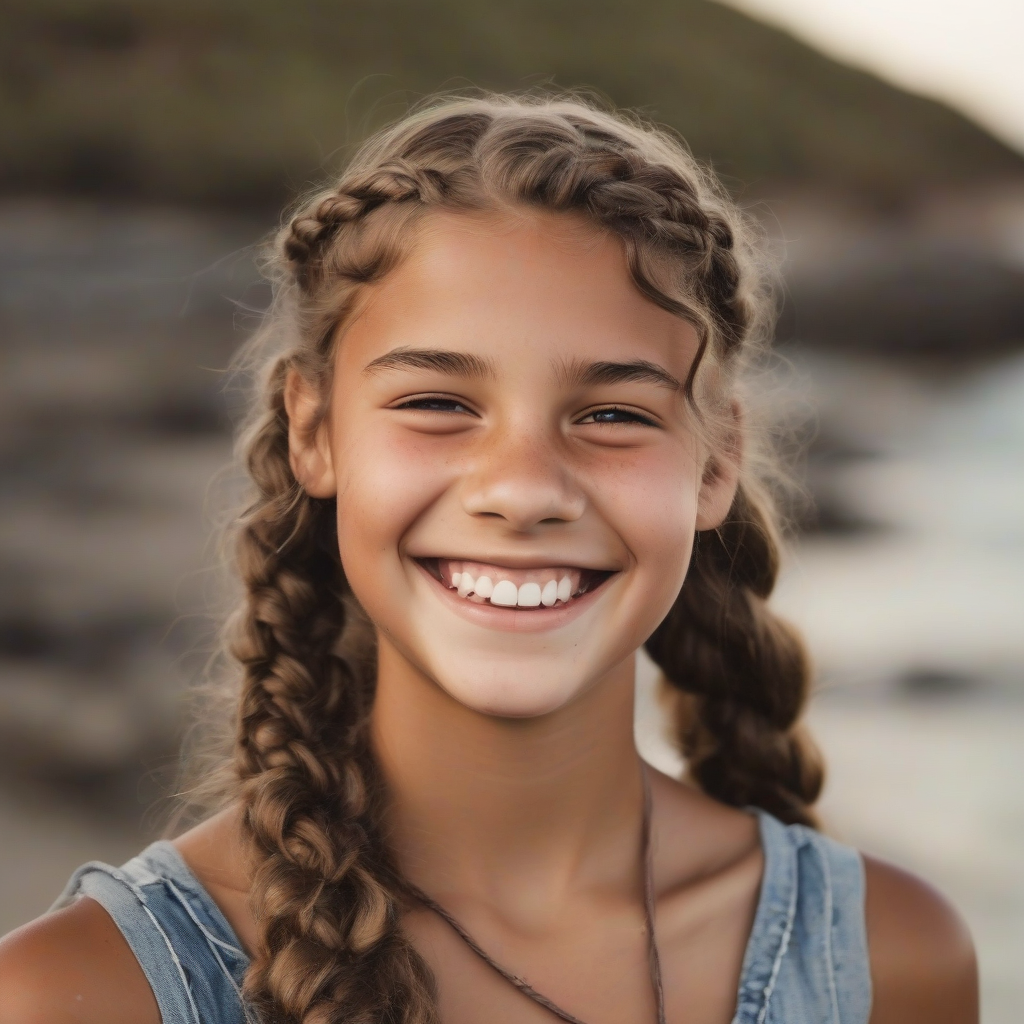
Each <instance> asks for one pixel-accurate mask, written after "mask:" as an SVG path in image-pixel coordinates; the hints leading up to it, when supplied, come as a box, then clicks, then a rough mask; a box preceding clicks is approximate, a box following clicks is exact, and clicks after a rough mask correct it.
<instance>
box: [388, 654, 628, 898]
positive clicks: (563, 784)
mask: <svg viewBox="0 0 1024 1024" xmlns="http://www.w3.org/2000/svg"><path fill="white" fill-rule="evenodd" d="M379 651H380V653H379V665H378V682H377V695H376V699H375V702H374V710H373V719H372V737H373V745H374V753H375V757H376V759H377V762H378V764H379V766H380V769H381V771H382V772H383V775H384V779H385V781H386V784H387V788H388V793H389V798H390V799H389V808H388V818H387V827H388V830H389V836H390V842H391V845H392V848H393V849H394V852H395V855H396V857H397V860H398V864H399V867H400V868H401V870H402V871H403V872H404V873H405V874H406V876H407V877H408V878H409V879H410V880H411V881H412V882H414V883H415V884H417V885H418V886H420V888H422V889H424V890H425V891H426V892H428V893H431V894H433V895H436V896H443V895H444V894H445V893H451V892H456V893H466V892H467V891H468V892H475V893H476V894H478V895H481V896H484V895H486V896H487V898H489V899H494V898H498V894H503V895H502V896H501V897H500V901H501V902H505V900H506V899H509V898H510V897H513V896H514V895H515V891H516V890H518V889H528V890H529V891H530V892H531V893H532V894H534V898H535V899H536V898H548V899H550V898H554V897H555V896H556V893H557V891H559V890H561V891H563V892H564V891H567V890H570V889H575V888H578V887H580V886H589V885H595V884H596V885H606V884H610V885H615V886H620V887H621V886H623V885H625V886H627V887H629V889H630V890H632V889H633V888H634V887H635V884H636V881H635V878H634V875H635V870H634V868H635V865H636V862H637V857H638V854H639V835H640V822H641V818H642V804H643V796H642V794H643V783H642V778H641V773H640V762H639V758H638V755H637V752H636V747H635V744H634V740H633V687H634V680H633V659H632V658H629V659H628V660H627V661H625V662H623V663H622V664H620V665H618V666H617V667H616V668H615V669H613V670H612V671H611V672H609V673H608V674H607V675H606V676H605V677H603V678H602V679H600V680H598V681H597V682H596V683H595V684H594V685H592V686H591V687H590V689H589V690H587V692H585V693H584V694H582V695H580V696H579V697H578V698H577V699H576V700H574V701H573V702H572V704H571V705H570V706H567V707H565V708H562V709H560V710H558V711H555V712H552V713H550V714H547V715H544V716H541V717H538V718H527V719H508V718H496V717H493V716H489V715H486V714H481V713H480V712H477V711H474V710H472V709H470V708H467V707H466V706H465V705H463V704H460V703H459V702H458V701H456V700H454V699H453V698H452V697H450V696H449V695H448V694H447V693H446V692H445V691H444V690H443V689H442V688H441V687H440V686H438V685H437V684H436V683H434V682H433V681H432V680H430V679H427V678H426V677H425V676H424V675H423V674H422V673H420V672H419V671H418V670H417V669H416V668H415V667H414V666H412V665H410V664H409V662H407V661H406V660H405V659H404V658H403V657H402V656H401V655H400V654H399V653H398V652H396V651H395V650H394V648H392V647H391V646H390V645H389V644H388V643H387V641H386V640H384V639H383V638H382V640H381V642H380V648H379Z"/></svg>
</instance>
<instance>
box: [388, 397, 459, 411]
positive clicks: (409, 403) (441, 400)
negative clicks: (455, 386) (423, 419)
mask: <svg viewBox="0 0 1024 1024" xmlns="http://www.w3.org/2000/svg"><path fill="white" fill-rule="evenodd" d="M392 408H394V409H416V410H419V411H421V412H447V413H467V414H468V415H470V416H472V415H474V413H473V410H472V409H470V408H469V406H468V405H465V404H464V403H463V402H460V401H459V400H458V399H457V398H450V397H448V396H446V395H424V396H422V397H421V398H408V399H406V400H405V401H404V402H400V403H399V404H398V405H395V406H392Z"/></svg>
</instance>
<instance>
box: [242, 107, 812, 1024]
mask: <svg viewBox="0 0 1024 1024" xmlns="http://www.w3.org/2000/svg"><path fill="white" fill-rule="evenodd" d="M510 206H519V207H535V208H543V209H545V210H549V211H563V212H567V213H575V214H577V215H581V216H584V217H586V218H588V219H590V220H591V221H592V222H594V223H596V224H598V225H600V226H603V227H604V228H605V229H606V230H609V231H611V232H613V233H614V234H615V235H616V236H617V237H618V238H619V239H621V242H622V245H623V247H624V250H625V253H626V256H627V261H628V266H629V271H630V274H631V275H632V278H633V281H634V282H635V284H636V286H637V287H638V288H639V289H640V290H641V291H642V293H643V294H644V295H645V296H647V297H648V298H649V299H650V300H651V301H652V302H655V303H657V304H658V305H659V306H661V307H663V308H665V309H667V310H670V311H671V312H673V313H676V314H677V315H679V316H681V317H685V318H686V319H687V320H689V321H690V322H692V323H693V324H694V325H695V326H696V327H697V329H698V332H699V336H700V340H701V345H700V350H699V355H698V357H697V359H696V360H695V362H694V365H693V369H692V370H691V372H690V376H689V380H688V382H687V385H688V395H689V398H690V401H691V404H692V405H693V406H694V408H695V409H696V408H697V407H698V405H699V404H700V402H698V399H700V400H701V401H703V397H704V396H706V395H711V396H713V395H714V394H717V395H719V396H721V395H724V394H731V393H732V392H731V389H732V387H733V384H734V382H735V379H736V377H737V375H738V374H739V372H740V370H741V368H742V366H743V364H744V361H745V360H746V359H747V357H748V355H749V352H750V351H751V349H752V346H755V345H756V344H757V341H758V338H759V337H760V335H761V333H763V328H764V327H765V325H766V324H767V322H768V319H769V317H768V314H769V312H770V302H769V301H768V298H767V296H766V294H765V292H764V290H763V289H762V288H761V286H760V283H759V282H760V275H759V273H758V270H757V266H756V261H755V247H754V246H753V244H752V243H751V241H750V238H751V236H750V232H749V230H748V228H747V226H746V224H745V222H744V220H743V218H742V217H741V216H740V215H739V213H738V212H737V210H736V209H735V207H734V206H733V205H732V204H731V202H730V201H729V200H728V199H727V198H726V197H725V196H724V194H723V193H722V191H721V189H720V187H719V186H718V185H717V184H716V183H715V182H714V181H713V179H712V178H711V177H710V175H708V174H707V173H706V172H704V171H702V170H701V169H700V168H699V167H698V165H697V164H696V163H695V161H694V160H693V159H692V158H691V157H690V155H689V154H688V153H687V152H686V150H685V149H684V147H683V146H682V145H681V144H680V143H679V142H678V141H677V140H675V139H674V138H672V137H671V136H669V135H668V134H666V133H663V132H661V131H659V130H657V129H655V128H654V127H652V126H650V125H647V124H644V123H642V122H640V121H639V120H637V119H635V118H632V117H624V116H622V115H613V114H610V113H606V112H604V111H601V110H598V109H595V108H594V107H592V106H590V105H589V104H587V103H584V102H581V101H579V100H577V99H575V98H571V97H570V98H562V97H554V98H552V97H504V96H483V97H475V98H467V99H450V98H448V99H441V100H437V101H434V102H432V103H429V104H427V105H425V106H424V107H422V108H421V109H420V110H419V111H417V112H415V113H413V114H411V115H409V116H408V117H406V118H404V119H403V120H401V121H400V122H398V123H397V124H395V125H393V126H392V127H390V128H387V129H385V130H384V131H382V132H379V133H378V134H377V135H375V136H374V137H373V138H371V139H370V141H369V142H367V143H366V144H365V145H364V146H363V147H362V149H361V150H360V151H359V152H358V153H357V155H356V156H355V158H354V159H353V160H352V162H351V163H350V165H349V167H348V169H347V170H346V171H345V173H344V174H343V175H342V177H341V178H340V180H339V181H338V182H337V183H336V184H335V185H333V186H332V187H331V188H329V189H328V190H326V191H324V192H321V193H319V194H317V195H315V196H314V197H312V198H311V199H310V200H309V201H308V202H306V203H305V204H304V205H303V206H302V207H301V208H300V209H299V210H298V212H296V213H295V215H294V216H293V217H292V218H291V219H290V221H289V222H288V224H287V225H286V226H285V227H284V228H283V229H282V231H281V233H280V235H279V236H278V238H277V240H276V243H275V247H274V252H273V255H272V256H271V258H270V265H271V270H272V272H273V276H274V278H275V281H276V299H275V304H274V307H273V310H272V311H271V314H270V316H269V318H268V321H267V326H266V328H265V330H264V332H263V341H264V342H269V344H271V345H272V346H274V347H275V348H276V354H274V355H273V356H272V357H271V358H270V360H269V363H268V370H267V375H266V377H265V378H264V380H265V390H264V393H265V403H264V404H263V406H262V408H261V410H260V411H259V413H258V415H257V417H256V418H255V419H254V420H253V422H252V424H251V426H250V428H249V431H248V433H247V435H246V442H245V444H246V459H247V465H248V469H249V472H250V474H251V476H252V480H253V482H254V484H255V487H256V498H255V501H254V503H253V504H252V505H251V506H250V507H249V509H248V510H247V511H246V513H245V514H244V515H243V516H242V518H241V520H240V522H239V524H238V535H237V543H238V549H237V552H238V553H237V560H238V568H239V573H240V576H241V579H242V582H243V584H244V587H245V591H246V594H245V600H244V605H243V607H242V608H241V609H240V611H239V612H238V614H237V616H236V620H235V629H234V636H233V640H232V645H231V650H232V653H233V654H234V655H235V657H236V658H237V659H238V661H239V662H240V663H241V665H242V668H243V680H242V684H241V699H240V714H239V717H238V720H237V722H238V731H237V741H236V745H235V756H234V766H235V770H236V772H237V775H236V778H237V786H236V795H237V797H238V799H239V800H240V803H241V806H242V808H243V828H244V833H245V836H246V839H247V841H248V843H249V844H250V848H251V851H252V855H253V861H254V877H253V884H252V894H251V901H252V907H253V912H254V916H255V919H256V921H257V924H258V928H259V932H260V944H259V947H258V948H257V949H256V950H254V959H253V962H252V965H251V967H250V969H249V972H248V975H247V977H246V985H245V991H246V995H247V997H248V998H249V1000H251V1002H252V1004H253V1006H254V1007H255V1008H256V1009H257V1011H260V1012H262V1013H263V1014H264V1015H265V1018H266V1019H267V1020H268V1021H273V1022H275V1024H276V1022H300V1021H301V1022H303V1024H326V1022H337V1024H341V1022H345V1024H380V1022H391V1021H394V1022H403V1024H413V1022H416V1024H425V1022H428V1021H429V1022H432V1021H436V1019H437V1012H436V1008H435V1000H434V992H433V981H432V978H431V976H430V972H429V971H428V969H427V967H426V965H425V964H424V962H423V961H422V959H421V958H420V957H419V956H418V954H417V953H416V952H415V951H414V949H413V948H412V947H411V945H410V944H409V942H408V941H407V940H406V939H405V937H404V936H403V933H402V931H401V928H400V919H401V915H402V912H403V909H404V906H405V904H404V901H403V887H402V881H401V879H400V878H399V877H398V875H397V872H396V871H395V869H394V867H393V864H392V861H391V859H390V857H389V853H388V849H387V845H386V843H385V841H384V838H383V836H382V834H381V829H380V827H379V824H378V822H379V818H380V807H381V804H382V792H381V783H380V780H379V777H378V773H377V772H376V770H375V767H374V764H373V760H372V757H371V754H370V750H369V745H368V739H367V724H368V717H369V710H370V707H371V704H372V700H373V688H374V665H373V660H374V652H373V639H372V630H370V629H368V628H367V623H366V621H365V617H364V616H363V615H362V613H361V612H360V611H359V609H358V606H357V604H356V603H355V601H354V599H353V598H352V595H351V593H350V591H349V588H348V585H347V583H346V580H345V577H344V573H343V572H342V567H341V563H340V559H339V555H338V549H337V537H336V527H335V522H334V516H335V509H334V502H333V501H332V500H326V499H317V498H312V497H310V496H308V495H307V494H306V493H305V492H304V491H303V489H302V488H301V487H300V486H299V485H298V484H297V482H296V480H295V478H294V476H293V475H292V472H291V470H290V468H289V461H288V436H287V435H288V423H287V416H286V413H285V409H284V398H283V391H284V381H285V377H286V374H287V372H288V371H289V369H291V368H295V369H297V370H298V371H299V372H301V373H302V374H304V375H305V376H306V378H307V379H309V380H311V381H314V382H316V383H318V384H319V385H321V386H322V387H324V393H326V385H327V384H328V382H329V379H330V374H331V364H332V355H333V350H334V345H335V344H336V340H337V338H338V336H339V334H340V331H341V329H342V328H343V326H344V324H345V322H346V317H347V316H348V315H349V313H350V311H351V309H352V306H353V302H354V300H355V297H356V295H357V293H358V291H359V288H360V286H361V285H363V284H366V283H369V282H373V281H376V280H379V279H380V278H381V277H382V276H383V275H384V274H386V273H387V272H388V271H389V269H391V268H392V267H393V266H395V264H396V262H397V261H398V260H399V259H400V258H401V255H402V246H403V243H406V244H407V240H408V236H409V227H410V225H411V223H412V222H413V221H415V220H416V219H417V218H418V217H419V216H420V215H421V214H422V213H423V212H424V211H428V210H431V209H446V210H456V211H466V210H486V209H496V208H501V207H506V208H507V207H510ZM711 366H713V367H714V368H715V373H714V378H713V379H714V381H715V385H714V387H713V388H712V387H710V386H705V385H704V384H702V383H701V381H702V380H703V378H702V377H701V374H702V373H703V372H704V369H703V368H706V367H711ZM707 379H708V380H711V379H712V378H711V377H708V378H707ZM705 384H706V381H705ZM705 411H706V410H705ZM705 418H706V420H707V417H705ZM777 567H778V540H777V532H776V528H775V518H774V513H773V511H772V505H771V503H770V501H769V500H768V498H767V495H766V492H765V491H764V489H763V488H761V487H759V486H757V485H756V483H755V482H754V481H753V480H752V479H750V478H749V473H748V474H747V477H746V478H745V479H743V480H742V481H741V484H740V488H739V492H738V494H737V496H736V500H735V503H734V505H733V507H732V510H731V512H730V514H729V516H728V519H727V521H726V522H725V523H724V525H723V526H722V527H721V528H719V529H718V530H715V531H709V532H707V533H703V534H700V535H698V537H697V540H696V545H695V549H694V554H693V560H692V565H691V567H690V572H689V575H688V577H687V581H686V584H685V586H684V587H683V588H682V591H681V592H680V594H679V597H678V599H677V600H676V602H675V604H674V606H673V608H672V609H671V611H670V612H669V614H668V616H667V617H666V619H665V621H664V622H663V623H662V624H661V625H660V626H659V627H658V629H657V630H656V631H655V633H654V635H653V636H652V637H651V638H650V639H649V640H648V641H647V645H646V646H647V650H648V652H649V653H650V655H651V657H652V658H653V659H654V661H655V662H656V663H657V664H658V665H659V666H660V668H661V670H662V671H663V673H664V675H665V678H666V679H667V681H668V683H669V684H670V685H671V686H672V687H673V688H675V689H676V690H678V691H680V693H681V694H682V695H683V696H682V697H681V699H680V702H679V708H680V710H679V742H680V745H681V748H682V752H683V754H684V756H685V757H686V759H687V762H688V770H689V772H690V774H691V775H692V777H693V778H694V780H695V781H696V782H697V783H698V784H699V785H700V786H701V787H702V788H703V789H704V790H705V791H706V792H707V793H709V794H711V795H712V796H714V797H716V798H718V799H719V800H722V801H724V802H726V803H728V804H733V805H748V804H751V805H756V806H759V807H762V808H764V809H766V810H768V811H770V812H772V813H773V814H776V815H777V816H778V817H780V818H782V819H783V820H785V821H788V822H805V823H811V822H812V818H811V813H810V810H809V806H810V804H811V803H813V801H814V799H815V798H816V796H817V794H818V790H819V788H820V783H821V772H820V768H819V766H818V764H817V761H816V758H815V756H814V754H813V751H812V750H811V748H809V746H808V745H807V743H806V741H805V740H804V739H803V738H802V737H801V735H800V733H799V732H798V731H797V729H796V727H795V723H796V721H797V718H798V716H799V714H800V711H801V708H802V705H803V703H804V699H805V696H806V691H807V679H808V671H807V665H806V661H805V657H804V653H803V649H802V647H801V645H800V643H799V641H798V640H797V638H796V637H795V635H794V634H793V633H792V632H791V631H790V630H789V629H788V628H787V627H786V626H785V625H784V624H783V623H781V622H780V621H779V620H778V619H777V618H776V617H775V616H774V615H773V614H772V612H771V611H769V609H768V606H767V604H766V599H767V598H768V596H769V594H770V593H771V591H772V587H773V585H774V583H775V577H776V572H777Z"/></svg>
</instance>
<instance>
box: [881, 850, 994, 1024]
mask: <svg viewBox="0 0 1024 1024" xmlns="http://www.w3.org/2000/svg"><path fill="white" fill-rule="evenodd" d="M864 865H865V875H866V881H867V899H866V910H865V913H866V918H867V930H868V945H869V949H870V957H871V978H872V982H873V987H874V1005H873V1009H872V1013H871V1024H918V1022H920V1024H925V1022H927V1024H977V1021H978V970H977V962H976V960H975V955H974V944H973V942H972V941H971V936H970V933H969V932H968V930H967V926H966V925H965V924H964V922H963V921H962V920H961V918H960V916H959V915H958V914H957V912H956V911H955V910H954V909H953V907H951V906H950V904H949V903H948V902H947V901H946V900H945V899H944V898H943V896H941V895H940V894H939V893H938V892H937V891H936V890H935V889H933V888H932V887H931V886H930V885H928V884H926V883H925V882H923V881H921V879H919V878H917V877H915V876H914V875H911V874H909V873H908V872H906V871H902V870H900V869H899V868H896V867H893V866H892V865H891V864H886V863H885V862H884V861H880V860H875V859H874V858H872V857H865V858H864Z"/></svg>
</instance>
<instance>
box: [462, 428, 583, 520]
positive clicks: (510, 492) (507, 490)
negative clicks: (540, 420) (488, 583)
mask: <svg viewBox="0 0 1024 1024" xmlns="http://www.w3.org/2000/svg"><path fill="white" fill-rule="evenodd" d="M559 449H560V445H559V442H558V439H556V438H552V437H549V436H548V435H547V434H546V433H544V432H543V431H540V430H530V429H528V428H523V427H522V426H519V427H518V428H517V427H516V425H514V424H509V425H508V426H506V427H504V428H502V429H500V430H496V431H495V432H494V433H493V434H492V435H491V436H490V437H489V438H488V439H487V440H486V441H485V442H484V443H483V444H482V445H481V447H480V448H479V449H478V450H477V452H476V453H475V457H474V459H473V462H472V467H471V469H470V471H469V472H468V473H467V474H466V475H465V476H464V478H463V481H462V486H461V499H462V507H463V508H464V509H465V510H466V512H468V513H469V514H470V515H472V516H492V517H496V518H498V519H502V520H504V521H505V523H506V524H507V525H508V527H509V528H510V529H512V530H515V531H516V532H518V533H527V532H529V531H530V530H532V529H534V527H536V526H539V525H540V524H543V523H552V524H553V523H571V522H575V521H576V520H577V519H579V518H580V517H581V516H582V515H583V510H584V508H585V506H586V498H585V495H584V493H583V491H582V490H581V489H580V487H579V486H578V484H577V483H576V480H575V478H574V475H573V473H572V472H571V467H570V466H569V465H568V463H567V460H566V458H565V454H564V453H563V452H561V451H560V450H559Z"/></svg>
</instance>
